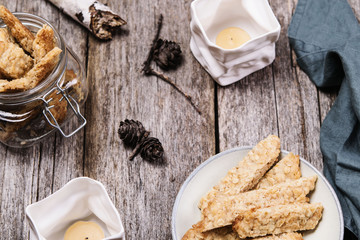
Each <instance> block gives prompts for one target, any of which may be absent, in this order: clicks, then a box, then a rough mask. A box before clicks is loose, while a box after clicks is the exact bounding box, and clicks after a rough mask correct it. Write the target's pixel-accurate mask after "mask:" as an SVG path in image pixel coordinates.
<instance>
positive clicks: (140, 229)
mask: <svg viewBox="0 0 360 240" xmlns="http://www.w3.org/2000/svg"><path fill="white" fill-rule="evenodd" d="M103 2H104V1H103ZM0 3H1V4H4V5H6V6H7V7H8V8H9V9H10V10H11V11H23V12H30V13H33V14H36V15H39V16H42V17H44V18H46V19H48V20H49V21H50V22H51V23H52V24H53V25H54V26H55V27H57V29H58V30H59V31H60V33H61V34H62V36H63V37H64V39H66V43H67V44H68V46H69V47H71V48H72V49H73V50H74V51H75V52H76V53H77V54H78V56H79V58H80V59H81V60H82V61H83V62H84V64H85V67H86V70H87V75H88V79H89V83H90V94H89V97H88V100H87V102H86V104H85V106H84V107H83V109H82V111H83V112H84V113H85V117H86V119H87V120H88V124H87V125H86V127H85V129H83V130H82V131H81V132H79V133H78V134H76V135H75V136H73V137H71V138H68V139H66V138H63V137H62V136H60V134H58V133H56V134H54V135H52V136H51V137H49V138H47V139H46V140H45V141H43V142H41V143H39V144H36V145H34V146H33V147H30V148H27V149H12V148H8V147H5V146H4V145H0V151H1V152H2V154H1V157H0V200H1V203H0V213H1V214H0V226H1V228H0V238H1V239H27V238H28V235H29V225H28V223H27V222H26V220H25V208H26V206H28V205H29V204H31V203H34V202H36V201H39V200H41V199H43V198H45V197H47V196H49V195H50V194H51V193H53V192H54V191H56V190H58V189H59V188H61V187H62V186H63V185H64V184H65V183H66V182H68V181H69V180H71V179H73V178H76V177H79V176H88V177H91V178H93V179H96V180H99V181H101V182H102V183H103V184H104V185H105V187H106V189H107V190H108V192H109V195H110V198H111V200H112V201H113V202H114V204H115V206H116V207H117V209H118V211H119V213H120V215H121V218H122V221H123V224H124V227H125V230H126V236H127V239H171V227H170V225H171V212H172V207H173V204H174V201H175V197H176V194H177V192H178V190H179V188H180V186H181V184H182V183H183V181H184V180H185V179H186V178H187V176H188V175H189V174H190V173H191V172H192V171H193V170H194V169H195V168H196V167H197V166H198V165H199V164H200V163H202V162H204V161H205V160H206V159H208V158H209V157H210V156H212V155H214V154H216V153H218V152H221V151H224V150H227V149H230V148H233V147H237V146H244V145H254V144H255V143H257V142H258V141H259V140H261V139H263V138H265V137H266V136H267V135H269V134H277V135H278V136H279V137H280V138H281V144H282V148H283V149H286V150H289V151H293V152H294V153H297V154H299V155H300V156H302V157H304V158H305V159H307V160H308V161H310V162H311V163H312V164H314V165H315V166H316V167H317V168H318V169H320V170H321V169H322V166H323V164H322V155H321V152H320V147H319V131H320V126H321V122H322V121H323V119H324V117H325V116H326V113H327V112H328V111H329V109H330V107H331V105H332V103H333V102H334V99H335V97H336V91H335V92H334V91H332V92H322V91H319V90H318V89H317V88H316V87H315V86H314V85H313V84H312V83H311V82H310V80H309V79H308V77H307V76H306V75H305V74H304V73H303V72H302V71H301V70H300V69H299V67H298V66H297V64H296V61H295V55H294V53H293V52H292V51H291V49H290V47H289V43H288V39H287V36H286V33H287V28H288V25H289V23H290V20H291V15H292V13H293V11H294V9H295V6H296V0H294V1H293V0H287V1H283V0H270V4H271V6H272V9H273V10H274V12H275V15H276V16H277V18H278V20H279V22H280V24H281V26H282V30H281V35H280V39H279V41H278V42H277V45H276V59H275V61H274V62H273V64H271V65H270V66H268V67H266V68H264V69H262V70H260V71H258V72H256V73H254V74H251V75H250V76H248V77H246V78H245V79H243V80H241V81H239V82H237V83H235V84H232V85H230V86H227V87H221V86H219V85H217V84H215V82H214V81H213V80H212V79H211V77H210V76H209V75H208V74H207V73H206V71H205V70H204V69H203V68H202V67H201V66H200V64H199V63H198V62H197V61H196V60H195V58H194V57H193V56H192V54H191V51H190V48H189V41H190V30H189V22H190V11H189V8H190V3H191V1H190V0H182V1H180V0H162V1H152V0H142V1H133V0H122V1H107V4H108V5H109V6H110V7H111V8H113V9H114V10H116V11H118V12H119V13H120V15H121V16H122V17H123V18H124V19H126V20H127V22H128V24H127V25H126V26H125V27H124V28H123V31H122V32H121V33H120V34H118V35H116V36H115V37H114V39H113V40H111V41H106V42H103V41H99V40H97V39H96V38H94V36H93V35H91V34H89V32H88V31H87V30H86V29H84V28H83V27H81V26H80V25H79V24H77V23H76V22H75V21H73V20H72V19H71V18H69V17H68V16H66V15H64V14H63V13H61V12H60V11H59V10H58V9H57V8H56V7H55V6H53V5H52V4H50V3H48V2H47V1H45V0H36V1H26V0H13V1H4V0H1V1H0ZM350 4H351V6H352V7H353V8H354V11H355V12H356V14H357V17H358V18H359V15H360V2H359V1H358V0H351V1H350ZM161 13H162V14H163V15H164V26H163V29H162V32H161V36H162V37H163V38H166V39H169V40H175V41H177V42H179V43H180V44H181V47H182V50H183V54H184V58H185V61H184V64H183V65H182V66H181V67H180V68H179V69H178V70H177V71H172V72H170V73H168V75H169V76H170V77H171V78H172V79H174V80H175V81H176V83H177V84H178V85H179V86H181V88H182V89H184V90H185V91H186V92H188V93H189V94H190V95H191V96H192V97H193V98H194V99H195V100H196V101H197V102H198V103H199V107H200V109H201V111H202V115H199V114H198V113H197V112H196V111H195V110H194V109H193V108H192V107H191V105H190V104H189V103H188V102H187V101H186V100H185V98H184V97H183V96H182V95H180V94H179V93H178V92H177V91H176V90H174V89H173V88H172V87H171V86H170V85H169V84H167V83H165V82H163V81H162V80H160V79H157V78H156V77H146V76H144V75H143V74H142V73H141V71H140V70H141V68H142V63H143V62H144V60H145V59H146V56H147V53H148V50H149V47H150V44H151V41H152V39H153V36H154V34H155V29H156V23H157V19H158V16H159V15H160V14H161ZM126 118H129V119H137V120H139V121H141V122H142V123H143V124H144V126H145V127H146V129H148V130H150V131H151V135H152V136H155V137H157V138H159V139H160V141H161V142H162V144H163V146H164V149H165V153H166V163H165V164H151V163H149V162H145V161H142V160H141V158H140V157H139V156H138V157H136V158H135V160H134V161H132V162H130V161H128V160H127V157H128V156H129V154H130V153H131V151H130V150H129V149H126V148H124V145H123V144H122V142H121V141H120V140H119V137H118V134H117V128H118V125H119V123H120V121H121V120H124V119H126ZM73 125H75V122H72V123H70V124H69V126H70V127H71V126H73Z"/></svg>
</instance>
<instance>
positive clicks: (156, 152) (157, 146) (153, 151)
mask: <svg viewBox="0 0 360 240" xmlns="http://www.w3.org/2000/svg"><path fill="white" fill-rule="evenodd" d="M163 155H164V149H163V147H162V145H161V142H160V141H159V139H157V138H154V137H148V138H146V139H144V141H143V142H142V144H141V157H142V158H143V159H145V160H148V161H156V160H159V159H161V158H162V157H163Z"/></svg>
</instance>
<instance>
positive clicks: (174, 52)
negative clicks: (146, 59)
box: [154, 39, 182, 70]
mask: <svg viewBox="0 0 360 240" xmlns="http://www.w3.org/2000/svg"><path fill="white" fill-rule="evenodd" d="M181 60H182V57H181V48H180V45H179V44H177V43H176V42H173V41H168V40H162V39H158V41H157V43H156V47H155V50H154V61H155V62H156V64H157V65H158V66H159V67H161V68H162V69H164V70H169V69H175V68H177V67H178V66H179V65H180V63H181Z"/></svg>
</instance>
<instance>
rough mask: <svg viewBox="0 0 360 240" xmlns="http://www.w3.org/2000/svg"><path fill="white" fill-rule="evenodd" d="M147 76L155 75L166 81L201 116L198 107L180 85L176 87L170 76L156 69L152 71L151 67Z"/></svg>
mask: <svg viewBox="0 0 360 240" xmlns="http://www.w3.org/2000/svg"><path fill="white" fill-rule="evenodd" d="M147 75H154V76H157V77H159V78H161V79H162V80H164V81H165V82H167V83H169V84H170V85H171V86H173V87H174V88H175V89H176V90H177V91H178V92H179V93H181V94H182V95H183V96H184V97H186V99H187V100H188V101H189V102H190V104H191V105H192V106H193V107H194V108H195V110H196V111H197V112H198V113H199V114H201V111H200V109H199V108H198V107H197V105H196V104H195V103H194V102H193V100H192V98H191V96H190V95H188V94H186V93H184V92H183V91H182V90H181V89H180V88H179V86H178V85H176V83H175V82H173V81H172V80H171V79H170V78H169V77H168V76H166V75H164V74H163V73H161V72H158V71H156V70H154V69H152V68H151V67H149V69H148V72H147Z"/></svg>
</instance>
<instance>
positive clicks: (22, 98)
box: [0, 13, 88, 147]
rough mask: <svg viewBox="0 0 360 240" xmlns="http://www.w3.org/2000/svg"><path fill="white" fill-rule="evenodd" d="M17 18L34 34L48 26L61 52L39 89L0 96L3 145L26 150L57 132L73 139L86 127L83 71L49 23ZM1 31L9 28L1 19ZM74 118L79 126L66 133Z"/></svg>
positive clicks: (22, 15)
mask: <svg viewBox="0 0 360 240" xmlns="http://www.w3.org/2000/svg"><path fill="white" fill-rule="evenodd" d="M14 15H15V16H16V17H17V18H18V19H19V20H20V21H21V22H22V23H23V24H24V25H25V26H26V27H27V28H28V29H29V30H30V31H31V32H33V33H34V34H36V32H37V31H38V30H40V29H41V28H42V26H43V25H44V24H47V25H49V26H50V27H51V28H52V29H53V30H54V37H55V41H56V46H57V47H59V48H60V49H61V50H62V52H61V54H60V57H59V62H58V64H57V65H56V66H55V68H54V69H53V71H52V72H51V73H50V75H49V76H48V77H47V78H46V79H44V80H43V81H42V82H40V83H39V84H38V85H37V86H36V87H34V88H32V89H30V90H27V91H24V92H9V93H7V92H5V93H0V141H1V142H2V143H4V144H5V145H7V146H11V147H27V146H30V145H32V144H34V143H36V142H38V141H39V140H40V139H42V138H44V137H45V136H47V135H49V134H51V133H52V132H54V131H55V130H58V131H60V133H61V134H62V135H63V136H65V137H70V136H72V135H73V134H75V133H76V132H78V131H79V130H80V129H81V128H82V127H84V126H85V124H86V120H85V118H84V117H83V116H82V115H81V113H80V106H81V105H83V104H84V102H85V100H86V98H87V95H88V82H87V78H86V73H85V71H84V67H83V65H82V64H81V63H80V61H79V59H78V57H77V56H76V55H75V54H74V52H73V51H72V50H71V49H70V48H68V47H67V46H66V44H65V42H64V40H63V39H62V38H61V36H60V35H59V33H58V32H57V31H56V29H55V28H54V27H53V26H52V25H51V24H50V23H49V22H48V21H46V20H45V19H43V18H41V17H38V16H35V15H32V14H28V13H14ZM0 27H6V25H5V24H4V23H3V22H2V21H1V19H0ZM72 118H77V119H78V121H77V123H78V126H77V127H76V128H75V129H71V130H70V131H69V132H65V131H64V130H63V126H64V125H65V124H66V123H67V122H68V121H69V120H70V119H72Z"/></svg>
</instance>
